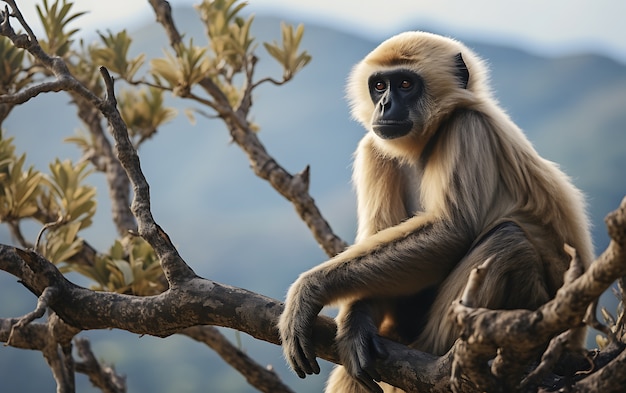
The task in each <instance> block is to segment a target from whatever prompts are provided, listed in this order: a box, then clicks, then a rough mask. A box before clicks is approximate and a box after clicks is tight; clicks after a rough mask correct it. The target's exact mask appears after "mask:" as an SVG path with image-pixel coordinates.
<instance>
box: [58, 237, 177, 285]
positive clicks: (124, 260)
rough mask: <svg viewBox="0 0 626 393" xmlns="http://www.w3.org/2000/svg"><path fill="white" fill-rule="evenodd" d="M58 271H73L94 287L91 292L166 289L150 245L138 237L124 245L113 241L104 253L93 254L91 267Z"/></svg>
mask: <svg viewBox="0 0 626 393" xmlns="http://www.w3.org/2000/svg"><path fill="white" fill-rule="evenodd" d="M61 271H63V272H65V271H75V272H78V273H80V274H82V275H84V276H86V277H88V278H90V279H92V280H93V281H94V282H95V283H96V284H94V285H93V286H92V289H94V290H97V291H111V292H118V293H126V294H133V295H138V296H149V295H156V294H159V293H161V292H163V291H164V290H165V289H166V285H165V281H164V279H163V270H162V269H161V265H160V264H159V260H158V258H157V257H156V254H155V253H154V250H153V249H152V247H150V245H149V244H148V243H147V242H146V241H145V240H143V239H141V238H139V237H133V238H131V239H130V242H129V244H127V245H126V246H124V245H123V244H122V242H120V241H119V240H116V241H115V243H114V244H113V246H111V248H110V249H109V251H108V253H107V254H104V255H97V256H96V257H95V261H94V263H93V264H92V265H66V266H64V267H61Z"/></svg>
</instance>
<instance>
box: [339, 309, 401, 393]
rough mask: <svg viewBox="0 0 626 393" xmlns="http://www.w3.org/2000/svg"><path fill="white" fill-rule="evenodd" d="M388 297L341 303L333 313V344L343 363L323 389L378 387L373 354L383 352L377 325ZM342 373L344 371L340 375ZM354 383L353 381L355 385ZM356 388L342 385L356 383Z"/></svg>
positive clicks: (374, 355)
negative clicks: (335, 312) (337, 310)
mask: <svg viewBox="0 0 626 393" xmlns="http://www.w3.org/2000/svg"><path fill="white" fill-rule="evenodd" d="M387 303H388V301H385V300H378V299H363V300H357V301H354V302H352V303H348V304H343V305H342V306H341V307H340V309H339V313H338V315H337V318H336V320H337V338H336V347H337V352H338V353H339V358H340V359H341V362H342V364H343V366H342V367H341V369H342V370H341V371H335V372H334V374H335V373H336V374H337V376H336V377H335V378H334V379H333V380H334V381H335V382H333V383H331V382H329V383H328V389H327V392H353V391H357V392H360V391H361V390H362V389H365V390H363V391H368V392H371V391H376V389H379V388H378V386H377V385H376V383H375V382H374V381H380V376H379V375H378V373H377V372H376V370H375V369H374V362H375V360H376V359H377V358H380V357H385V356H387V353H386V351H385V349H384V348H383V347H382V346H381V345H380V341H379V338H378V337H379V336H378V326H379V325H380V323H381V321H382V319H383V318H384V316H385V315H384V311H385V310H386V309H388V308H389V305H388V304H387ZM342 374H345V376H344V375H342ZM355 384H356V385H355ZM359 384H362V386H361V389H359V390H354V388H352V390H349V389H348V388H347V387H346V386H352V385H355V386H359Z"/></svg>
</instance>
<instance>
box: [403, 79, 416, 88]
mask: <svg viewBox="0 0 626 393" xmlns="http://www.w3.org/2000/svg"><path fill="white" fill-rule="evenodd" d="M411 87H413V82H411V81H410V80H407V79H405V80H403V81H402V82H400V88H401V89H410V88H411Z"/></svg>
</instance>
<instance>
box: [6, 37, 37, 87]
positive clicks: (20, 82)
mask: <svg viewBox="0 0 626 393" xmlns="http://www.w3.org/2000/svg"><path fill="white" fill-rule="evenodd" d="M24 53H25V52H24V51H23V50H21V49H18V48H16V47H15V46H13V44H12V43H11V40H9V39H8V38H6V37H0V94H10V93H14V92H16V91H19V90H20V89H22V88H23V87H24V86H26V85H28V84H29V83H30V82H31V75H30V74H28V73H26V72H25V71H24V67H23V65H24Z"/></svg>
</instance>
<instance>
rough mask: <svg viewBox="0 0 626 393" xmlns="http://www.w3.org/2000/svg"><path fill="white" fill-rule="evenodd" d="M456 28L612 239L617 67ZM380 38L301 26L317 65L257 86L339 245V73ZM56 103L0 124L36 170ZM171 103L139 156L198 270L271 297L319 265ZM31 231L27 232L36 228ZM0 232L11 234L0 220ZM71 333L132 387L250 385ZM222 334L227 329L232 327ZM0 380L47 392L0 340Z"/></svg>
mask: <svg viewBox="0 0 626 393" xmlns="http://www.w3.org/2000/svg"><path fill="white" fill-rule="evenodd" d="M174 17H175V19H176V20H177V22H178V26H179V28H180V29H181V30H184V31H185V32H186V37H187V38H188V37H195V38H194V42H195V43H197V44H200V43H203V42H205V39H203V38H202V37H203V27H202V25H201V23H200V22H199V21H198V20H197V18H196V16H195V13H194V12H193V10H192V9H190V8H185V9H176V10H175V12H174ZM280 20H281V19H279V18H276V17H270V16H261V17H257V18H256V20H255V22H254V27H253V34H254V35H255V36H256V37H257V38H258V39H259V41H270V42H271V41H273V40H277V41H278V40H280V25H279V24H280ZM289 22H291V23H298V21H289ZM103 30H104V28H103ZM128 30H129V31H131V32H132V37H133V38H134V42H133V46H132V47H131V51H133V52H134V53H135V54H137V53H139V52H144V53H146V54H147V57H148V58H152V57H160V56H162V53H163V52H162V49H161V48H162V47H163V46H165V45H166V43H167V38H166V36H165V34H164V33H163V32H162V30H161V28H160V27H159V26H158V25H157V24H156V23H150V24H147V25H145V26H142V27H140V28H129V29H128ZM431 30H432V29H431ZM435 32H437V31H435ZM438 33H443V34H445V32H442V31H439V32H438ZM187 38H186V39H187ZM456 38H459V39H460V40H462V41H464V42H466V43H467V44H468V46H470V47H472V48H474V49H475V50H476V51H477V52H478V53H479V54H480V55H481V56H482V57H484V58H485V59H487V60H488V62H489V64H490V68H491V71H492V73H491V75H492V77H491V80H492V85H493V88H494V90H495V92H496V96H497V97H498V99H499V101H500V103H501V105H502V106H503V107H504V108H506V110H507V111H508V112H509V114H510V115H511V117H512V118H513V120H514V121H515V122H517V123H518V124H519V125H520V126H521V127H522V128H523V129H524V130H525V131H526V133H527V134H528V135H529V138H530V139H531V140H532V141H533V143H534V144H535V146H536V148H537V149H538V150H539V151H540V152H541V153H542V154H543V155H544V156H545V157H546V158H549V159H551V160H554V161H557V162H559V163H560V165H561V166H562V167H563V168H564V169H565V171H566V172H567V173H569V175H570V176H572V178H573V179H574V182H575V183H576V184H577V185H578V186H579V187H580V188H582V189H583V190H584V191H585V193H586V194H587V195H588V196H589V201H590V212H591V213H592V221H593V223H594V224H595V229H594V238H595V241H596V244H597V248H598V250H600V251H601V250H602V249H603V248H604V247H605V246H606V244H607V242H608V240H607V236H606V234H605V233H606V231H605V228H604V225H603V223H602V218H603V217H604V215H605V214H606V213H608V212H609V211H611V210H612V209H614V208H615V207H616V206H617V205H618V203H619V201H620V200H621V198H622V197H623V196H624V194H626V186H625V183H624V174H623V173H624V169H623V168H626V154H625V153H626V133H625V132H624V128H625V126H624V125H625V124H626V111H624V107H625V104H626V67H625V66H624V65H623V64H618V63H616V62H615V61H613V60H611V59H608V58H605V57H600V56H594V55H585V54H580V55H576V56H568V57H559V58H545V57H539V56H535V55H532V54H530V53H528V52H525V51H523V50H519V49H515V48H509V47H503V46H493V45H486V44H482V43H480V42H474V41H472V40H471V37H456ZM376 44H377V43H376V42H372V41H368V40H365V39H362V38H360V37H357V36H354V35H351V34H347V33H345V32H338V31H335V30H332V29H329V28H323V27H319V26H316V25H314V24H310V23H309V24H307V25H306V32H305V36H304V39H303V42H302V48H303V49H306V50H307V51H308V52H309V53H310V54H311V55H312V56H313V61H312V62H311V63H310V64H309V65H308V66H307V67H306V68H305V69H304V70H303V71H302V72H301V73H299V74H298V75H297V76H296V78H295V79H294V81H292V82H290V83H288V84H287V85H285V86H282V87H276V86H273V85H269V84H268V85H264V86H262V87H260V88H259V89H258V91H257V92H256V94H255V96H254V99H255V102H254V109H253V114H254V115H253V118H254V120H255V122H256V123H258V124H259V125H260V127H261V131H260V137H261V139H262V141H263V142H264V143H265V145H266V147H267V148H268V150H269V152H270V153H271V154H273V155H274V157H275V158H276V159H277V161H278V162H279V163H281V164H282V165H283V166H285V167H286V168H287V169H288V170H289V171H291V172H294V173H295V172H298V171H300V170H302V169H303V168H304V167H305V166H306V165H310V166H311V194H312V195H313V197H314V198H315V199H316V201H317V203H318V205H319V207H320V209H321V211H322V212H323V213H324V215H325V217H326V218H327V219H328V221H329V222H330V223H331V225H332V226H333V228H334V229H335V231H336V232H337V233H338V234H339V235H340V236H342V237H343V238H344V239H346V240H347V241H352V239H353V236H354V227H355V213H354V210H355V208H354V195H353V193H352V191H351V186H350V166H351V154H352V152H353V150H354V149H355V147H356V143H357V141H358V140H359V139H360V138H361V136H362V135H363V130H362V128H361V127H360V126H359V125H358V124H357V123H356V122H354V121H352V120H351V119H350V116H349V112H348V108H347V105H346V102H345V99H344V95H345V93H344V86H345V80H346V77H347V75H348V74H349V72H350V69H351V67H352V66H353V65H354V64H355V63H356V62H358V61H359V60H360V59H361V58H362V57H363V56H364V55H365V54H367V53H368V52H369V51H370V50H371V49H372V48H373V47H374V46H375V45H376ZM258 55H259V57H260V61H259V63H258V69H257V71H256V75H257V77H258V78H260V77H263V76H265V75H271V76H274V77H276V78H279V77H280V75H281V73H282V71H281V70H280V68H279V67H278V66H277V65H276V64H275V63H274V61H273V60H272V59H271V58H270V57H269V56H268V55H267V54H266V53H265V50H264V49H263V48H262V46H261V45H259V48H258ZM120 87H123V84H122V83H119V84H118V88H120ZM68 101H69V98H68V97H67V96H66V95H59V94H48V95H40V96H38V97H37V98H35V99H33V100H32V101H31V102H29V103H28V104H27V105H23V106H22V107H19V108H16V109H15V111H14V113H13V114H12V115H11V117H10V118H9V119H8V120H7V122H6V123H5V125H4V126H5V129H6V133H7V134H8V135H11V136H14V137H15V140H16V144H17V148H18V150H19V151H27V152H28V158H27V161H28V162H29V163H32V164H33V165H35V166H36V167H38V168H40V169H42V170H46V168H47V163H48V162H50V161H52V159H53V158H54V157H57V156H59V157H70V158H73V159H74V160H77V159H78V158H79V156H80V154H79V152H78V151H77V150H76V148H75V147H74V146H71V145H68V144H64V143H62V142H61V141H62V139H63V137H65V136H69V135H72V134H73V133H74V130H75V129H76V128H80V124H78V122H77V120H76V118H75V116H74V109H73V108H72V107H71V106H69V105H68ZM170 102H171V103H172V104H176V106H177V108H178V109H179V111H180V112H181V115H179V116H178V117H177V118H176V119H175V120H174V121H173V122H171V123H170V124H168V125H166V126H164V127H162V129H160V130H159V133H158V135H157V136H156V138H155V139H154V140H152V141H150V142H148V143H146V144H145V145H144V146H143V147H142V148H141V151H140V158H141V162H142V167H143V169H144V172H145V174H146V177H147V179H148V181H149V182H150V186H151V194H152V210H153V213H154V216H155V219H156V220H157V221H158V222H159V224H160V225H161V226H162V227H163V228H164V229H165V230H166V231H167V232H168V233H169V234H170V236H171V238H172V239H173V241H174V242H175V244H176V245H177V246H178V248H179V250H180V252H181V255H183V257H184V258H185V259H186V260H187V262H188V263H189V264H190V265H191V266H192V267H193V268H194V270H196V272H198V274H200V275H202V276H204V277H207V278H210V279H214V280H216V281H219V282H224V283H227V284H230V285H236V286H240V287H244V288H247V289H250V290H253V291H257V292H260V293H263V294H265V295H268V296H272V297H275V298H279V299H282V298H283V297H284V293H285V292H286V288H287V287H288V286H289V284H290V283H291V282H292V281H293V280H294V279H295V278H296V276H297V275H298V274H299V273H300V272H302V271H304V270H306V269H308V268H309V267H311V266H313V265H315V264H317V263H319V262H321V261H323V260H324V259H325V256H324V254H323V253H322V251H321V250H320V249H319V247H318V246H317V245H316V244H315V242H314V241H313V239H312V237H311V235H310V233H309V232H308V230H307V228H306V227H305V225H304V224H303V223H302V222H300V220H299V219H298V218H297V216H296V214H295V213H294V211H293V208H292V207H291V206H290V204H289V203H288V202H286V201H285V200H284V199H283V198H282V197H281V196H279V195H278V194H277V193H276V192H275V191H274V190H273V189H271V187H270V186H268V185H267V184H266V183H265V182H264V181H262V180H259V179H257V178H256V177H255V176H254V175H253V174H252V172H251V171H250V169H249V164H248V162H247V161H246V158H245V156H244V155H243V154H242V153H241V152H240V151H239V150H238V148H237V147H236V146H235V145H232V144H231V143H230V141H229V136H228V134H227V132H226V130H225V128H224V127H223V126H222V125H221V123H220V122H219V121H217V120H208V119H206V118H203V117H198V118H197V124H195V125H192V124H190V123H189V121H188V120H187V119H186V118H185V116H182V111H183V110H184V109H185V108H197V107H198V106H197V105H196V104H194V103H193V102H184V103H181V102H180V101H179V100H170ZM41 119H52V120H53V121H48V120H46V122H45V123H44V122H42V121H41ZM91 181H92V182H93V184H94V185H96V186H98V187H99V189H98V195H99V203H100V205H99V212H98V214H97V216H96V218H95V223H94V226H93V227H92V228H90V229H89V230H87V231H86V232H85V233H84V237H85V238H87V239H88V240H89V242H90V243H92V244H94V245H95V246H96V247H98V248H99V249H106V248H108V247H109V246H110V244H111V243H112V241H113V239H114V236H115V231H114V230H113V226H112V224H111V223H110V218H109V210H110V205H109V204H108V201H107V191H106V188H104V180H103V178H102V176H101V175H99V174H95V175H93V176H92V177H91ZM37 229H38V228H36V227H35V226H32V228H29V230H30V231H31V232H32V233H36V231H37ZM33 236H34V235H33ZM0 241H1V242H3V243H7V242H10V239H9V237H8V234H7V232H6V229H4V228H1V229H0ZM71 278H72V279H75V280H80V277H76V276H72V277H71ZM15 281H16V280H15V279H14V278H13V277H11V276H8V275H7V274H1V273H0V299H3V301H1V302H0V316H2V317H13V316H16V315H20V314H23V313H26V312H28V311H30V310H32V308H33V307H34V304H35V301H36V300H35V299H34V298H33V297H32V296H31V295H30V294H29V293H28V291H26V290H25V289H24V288H22V287H21V286H20V285H18V284H16V283H15ZM84 284H86V285H88V283H87V282H85V283H84ZM6 299H10V301H7V300H6ZM609 309H610V307H609ZM82 334H83V335H85V336H88V337H90V338H91V339H92V341H93V346H94V349H95V351H96V355H97V356H98V358H99V359H102V360H104V361H107V362H112V363H115V364H116V367H117V370H118V371H119V372H121V373H124V374H127V375H128V385H129V391H131V392H148V391H150V392H169V391H177V392H197V391H210V392H248V391H252V390H251V389H250V388H249V387H247V385H246V383H245V381H244V380H243V379H242V378H241V377H240V376H238V374H237V373H236V372H235V371H233V370H231V369H230V368H229V367H228V366H226V365H224V363H223V362H222V361H221V360H219V359H218V358H217V356H215V355H214V354H213V353H212V351H210V350H209V349H208V348H205V347H202V346H201V345H197V344H196V343H193V342H191V341H190V340H185V339H184V338H181V337H170V338H168V339H165V340H162V339H156V338H152V337H142V338H139V337H137V336H135V335H131V334H128V333H125V332H117V331H103V332H84V333H82ZM226 334H227V335H228V336H229V337H232V338H233V340H235V339H236V337H235V336H236V334H235V333H233V332H229V331H227V332H226ZM239 338H240V340H241V342H242V346H243V348H244V349H245V350H246V351H247V352H248V353H249V354H251V355H252V356H253V357H254V358H255V359H257V360H258V361H260V362H261V363H262V364H271V365H273V366H274V368H275V369H276V370H277V371H278V372H279V373H280V374H281V375H283V376H284V377H285V380H286V381H287V383H288V384H289V385H290V386H292V387H293V388H294V389H295V390H296V391H298V392H306V391H310V392H313V391H320V390H321V386H322V385H323V382H324V380H325V376H324V375H322V376H318V377H314V378H311V377H309V378H308V379H307V380H306V381H304V382H301V381H300V380H298V379H297V378H296V377H294V376H293V374H292V373H290V372H288V371H287V370H286V367H285V362H284V360H282V358H281V355H280V350H279V348H277V347H276V346H273V345H269V344H265V343H259V342H257V341H255V340H254V339H252V338H249V337H247V336H245V335H241V336H240V337H239ZM172 360H176V361H175V362H173V361H172ZM328 368H329V366H328V365H327V364H326V365H325V370H328ZM0 381H2V382H0V384H2V387H3V391H8V392H17V391H50V390H51V389H52V386H53V385H52V383H53V382H52V378H51V376H50V373H49V370H48V369H47V367H46V366H45V362H44V361H43V359H42V357H41V355H40V354H39V353H34V352H26V351H20V350H16V349H13V348H7V347H4V348H0ZM78 382H79V384H80V388H79V391H92V390H90V388H89V387H88V385H89V383H88V382H87V381H85V380H79V381H78ZM7 386H8V387H9V389H8V390H6V389H5V388H6V387H7Z"/></svg>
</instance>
